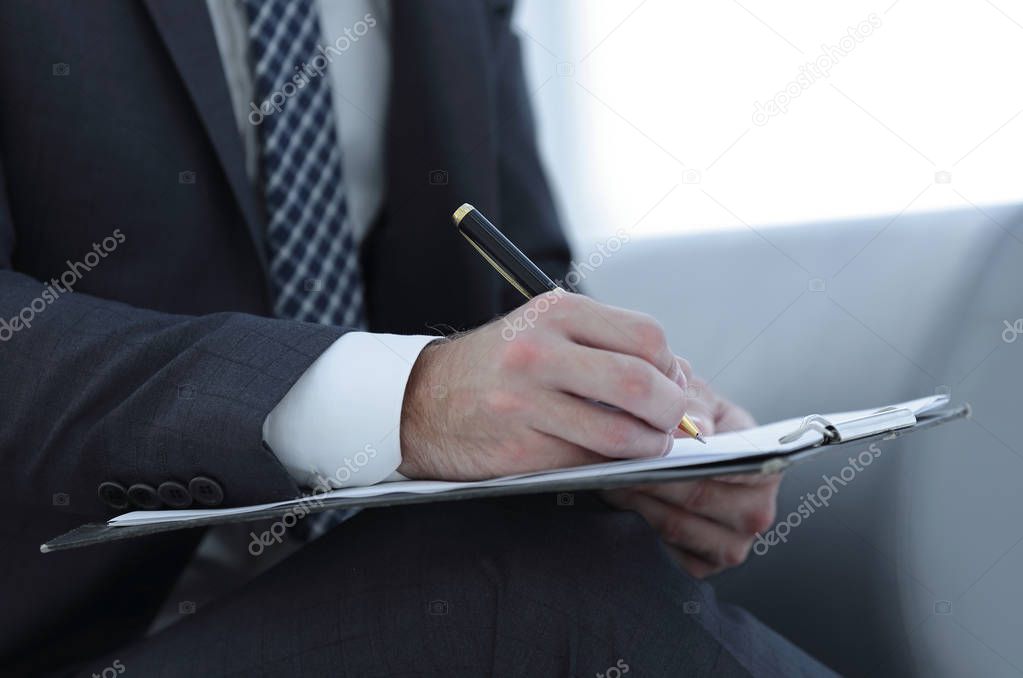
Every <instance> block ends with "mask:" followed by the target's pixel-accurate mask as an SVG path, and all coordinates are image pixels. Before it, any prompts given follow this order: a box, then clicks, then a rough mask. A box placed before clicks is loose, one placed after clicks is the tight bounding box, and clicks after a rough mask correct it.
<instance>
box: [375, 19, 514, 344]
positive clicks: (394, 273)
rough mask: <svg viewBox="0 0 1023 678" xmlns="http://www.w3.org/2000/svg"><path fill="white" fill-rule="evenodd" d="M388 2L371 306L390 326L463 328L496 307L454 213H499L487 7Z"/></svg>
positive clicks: (488, 278) (380, 324) (488, 277)
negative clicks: (380, 216) (388, 63)
mask: <svg viewBox="0 0 1023 678" xmlns="http://www.w3.org/2000/svg"><path fill="white" fill-rule="evenodd" d="M391 8H392V11H391V26H390V28H391V35H390V40H391V54H392V68H391V74H392V77H391V95H390V105H389V114H388V126H387V137H386V138H387V219H386V222H385V223H384V224H383V225H382V226H383V229H382V232H375V233H374V234H373V236H374V238H373V240H374V247H373V248H371V250H375V251H371V252H368V253H367V254H369V255H370V256H369V259H370V263H371V265H370V266H368V267H367V273H370V274H371V275H372V279H370V280H369V282H370V283H371V284H370V285H369V289H368V290H367V291H368V292H369V297H368V298H369V300H370V304H369V305H370V317H371V320H372V321H373V326H374V327H376V328H381V329H385V330H387V331H398V332H405V331H407V332H422V331H423V330H424V326H429V325H431V324H433V323H458V324H459V325H461V326H462V327H468V326H472V325H473V324H478V323H479V322H480V321H482V320H488V319H489V318H490V317H491V316H492V315H493V313H495V312H496V309H495V307H494V299H495V293H494V286H495V285H496V282H495V278H496V277H497V276H494V275H493V273H492V272H491V271H489V270H488V269H487V266H486V264H485V263H484V262H483V261H482V259H481V258H480V257H479V256H478V255H477V254H476V253H475V252H474V251H473V250H472V248H471V247H468V246H467V245H466V243H465V242H464V241H463V240H462V239H461V238H460V237H459V236H458V234H457V231H456V230H455V228H454V226H452V224H451V214H452V212H454V210H455V209H456V208H457V207H458V206H459V205H460V204H462V203H463V202H471V203H472V204H474V205H476V206H477V207H479V209H481V210H482V211H483V212H484V213H486V214H490V215H494V218H499V214H498V207H499V206H498V204H497V183H496V177H497V174H498V172H497V162H496V158H497V145H496V138H495V130H494V129H492V126H493V123H494V118H493V115H492V113H491V111H492V110H493V106H494V102H493V100H492V99H493V87H492V83H490V82H489V81H488V77H487V76H488V66H487V64H488V60H489V58H490V55H489V54H488V52H487V48H488V46H489V45H488V37H489V34H490V29H491V25H490V23H489V21H488V18H489V17H488V15H487V14H486V12H487V9H488V6H487V5H485V4H484V3H482V2H463V1H461V0H430V1H429V2H425V1H421V0H399V1H398V2H392V3H391ZM396 299H398V300H400V303H395V300H396ZM462 327H459V328H458V329H462Z"/></svg>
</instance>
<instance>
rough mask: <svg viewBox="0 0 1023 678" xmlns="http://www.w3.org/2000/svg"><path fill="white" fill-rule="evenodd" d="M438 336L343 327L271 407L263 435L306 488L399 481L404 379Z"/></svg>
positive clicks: (264, 424)
mask: <svg viewBox="0 0 1023 678" xmlns="http://www.w3.org/2000/svg"><path fill="white" fill-rule="evenodd" d="M437 338H438V337H430V336H425V335H409V336H405V335H398V334H376V333H370V332H348V333H347V334H345V335H344V336H343V337H341V338H340V339H338V340H337V341H335V342H334V343H333V344H332V345H331V346H330V348H328V349H327V350H326V351H324V352H323V353H322V354H321V355H320V357H319V358H317V359H316V361H315V362H313V364H312V365H310V366H309V368H308V369H307V370H306V371H305V373H304V374H303V375H302V376H301V377H299V379H298V381H297V382H295V385H294V386H292V387H291V390H290V391H288V393H287V395H285V396H284V398H283V399H282V400H281V402H279V403H278V404H277V406H276V407H274V409H273V410H271V411H270V414H268V415H267V417H266V420H265V421H264V422H263V440H264V441H266V443H267V445H269V446H270V449H272V450H273V451H274V454H276V455H277V459H278V460H280V462H281V463H282V464H283V465H284V468H285V469H287V471H288V473H290V474H291V476H292V477H293V478H294V479H295V481H296V482H298V483H299V484H300V485H302V486H305V487H313V488H314V489H318V490H326V489H328V488H330V489H337V488H340V487H356V486H361V485H373V484H375V483H379V482H381V481H385V480H399V479H400V478H401V476H400V475H399V474H398V473H397V468H398V466H400V465H401V437H400V435H399V433H400V431H399V426H400V424H401V405H402V401H403V400H404V397H405V384H406V383H408V378H409V374H410V373H411V372H412V365H413V364H414V363H415V362H416V359H417V358H418V357H419V353H420V352H421V351H422V350H423V348H424V347H425V346H426V345H427V344H429V343H430V342H432V341H435V340H436V339H437Z"/></svg>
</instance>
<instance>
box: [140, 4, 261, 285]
mask: <svg viewBox="0 0 1023 678" xmlns="http://www.w3.org/2000/svg"><path fill="white" fill-rule="evenodd" d="M145 5H146V8H147V9H148V10H149V14H150V16H152V18H153V22H154V23H155V24H156V29H157V32H158V33H159V34H160V37H161V39H162V40H163V42H164V44H165V45H166V47H167V50H168V51H169V52H170V55H171V59H172V61H173V62H174V65H175V67H176V68H177V69H178V73H179V74H180V75H181V79H182V80H183V81H184V83H185V88H186V89H187V90H188V93H189V96H190V97H191V99H192V103H193V104H194V105H195V107H196V109H197V110H198V112H199V118H200V119H201V120H202V124H203V127H204V129H205V130H206V134H207V135H208V136H209V139H210V142H211V143H212V144H213V149H214V152H215V153H216V156H217V159H218V160H219V161H220V165H221V167H222V168H223V170H224V174H225V175H226V176H227V181H228V184H229V185H230V186H231V191H232V193H233V194H234V197H235V200H236V201H237V202H238V206H239V207H240V209H241V213H242V217H243V218H244V219H245V225H246V226H247V228H248V230H249V234H250V235H251V237H252V240H253V242H254V244H255V247H256V252H257V253H258V256H259V263H260V266H261V267H262V269H263V273H264V277H266V274H267V270H268V269H267V263H266V251H265V245H264V224H263V216H262V212H261V210H260V206H259V201H258V198H257V194H256V192H255V189H254V188H253V186H252V182H251V181H250V180H249V177H248V175H247V174H246V173H245V151H244V148H243V146H242V141H241V135H240V134H239V133H238V126H237V123H236V122H235V116H234V110H233V106H232V103H231V97H230V93H229V91H228V89H227V82H226V81H225V80H224V72H223V68H222V66H221V60H220V51H219V50H218V49H217V42H216V36H215V35H214V33H213V25H212V24H211V23H210V17H209V12H208V10H207V8H206V3H204V2H202V1H201V0H145Z"/></svg>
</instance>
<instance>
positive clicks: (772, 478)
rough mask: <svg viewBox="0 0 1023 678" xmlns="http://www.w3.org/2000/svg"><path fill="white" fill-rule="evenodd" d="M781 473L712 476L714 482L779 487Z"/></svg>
mask: <svg viewBox="0 0 1023 678" xmlns="http://www.w3.org/2000/svg"><path fill="white" fill-rule="evenodd" d="M782 477H783V474H781V473H733V474H731V475H727V476H714V480H716V481H718V482H722V483H732V484H734V485H774V486H775V488H777V487H778V486H779V485H781V479H782Z"/></svg>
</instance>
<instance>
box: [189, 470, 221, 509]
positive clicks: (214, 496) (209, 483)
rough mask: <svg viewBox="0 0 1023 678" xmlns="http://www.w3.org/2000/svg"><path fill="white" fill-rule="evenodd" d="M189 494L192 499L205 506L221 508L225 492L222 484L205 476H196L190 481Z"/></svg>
mask: <svg viewBox="0 0 1023 678" xmlns="http://www.w3.org/2000/svg"><path fill="white" fill-rule="evenodd" d="M188 492H189V494H191V495H192V499H195V500H196V501H197V502H199V503H200V504H202V505H203V506H220V502H222V501H224V490H223V489H222V488H221V487H220V483H218V482H217V481H216V480H213V479H212V478H207V477H205V476H196V477H194V478H192V479H191V480H189V481H188Z"/></svg>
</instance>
